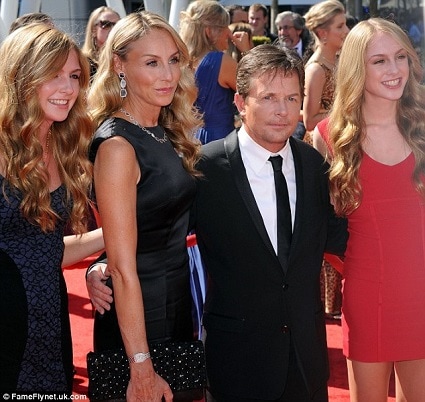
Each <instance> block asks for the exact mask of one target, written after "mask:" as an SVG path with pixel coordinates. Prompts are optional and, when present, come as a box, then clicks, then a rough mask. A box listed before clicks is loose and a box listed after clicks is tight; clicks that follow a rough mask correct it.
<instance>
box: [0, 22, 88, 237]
mask: <svg viewBox="0 0 425 402" xmlns="http://www.w3.org/2000/svg"><path fill="white" fill-rule="evenodd" d="M71 51H75V52H76V54H77V56H78V59H79V63H80V66H81V74H80V77H79V84H80V92H79V95H78V98H77V100H76V102H75V104H74V106H73V107H72V109H71V110H70V112H69V115H68V117H67V119H66V120H65V121H63V122H54V123H53V125H52V126H51V132H52V135H51V139H50V147H51V149H52V152H53V155H54V158H55V161H56V163H57V166H58V171H59V175H60V179H61V181H62V183H63V184H64V185H65V187H66V191H67V195H66V200H65V202H66V203H67V204H68V205H72V209H71V213H70V223H71V227H72V229H73V230H74V232H75V233H82V232H83V231H85V230H86V223H87V212H88V207H89V199H88V194H89V191H90V186H91V182H92V167H91V164H90V162H89V161H88V147H89V144H90V139H91V136H92V133H93V125H92V122H91V119H90V116H89V115H88V112H87V105H86V101H85V94H86V90H87V87H88V82H89V66H88V62H87V59H86V57H85V56H83V55H82V54H81V51H80V50H79V48H78V46H77V44H76V43H75V42H74V41H73V40H72V39H71V38H70V37H69V36H68V35H66V34H65V33H63V32H61V31H59V30H57V29H55V28H52V27H49V26H47V25H45V24H32V25H28V26H25V27H22V28H19V29H17V30H16V31H14V32H13V33H12V34H10V35H9V36H8V37H7V38H6V39H5V40H4V42H3V44H2V46H1V48H0V93H1V96H0V155H1V159H2V165H3V166H2V167H3V171H4V172H5V179H6V180H7V182H8V184H9V185H10V186H11V187H12V188H13V187H14V188H16V189H18V190H19V191H20V192H21V193H22V202H21V205H20V208H21V212H22V215H23V216H24V217H25V218H26V219H27V220H28V221H30V222H32V223H34V224H37V225H39V226H40V227H41V229H42V230H43V231H45V232H48V231H52V230H54V228H55V225H56V223H57V220H58V216H57V214H56V213H55V212H54V210H53V209H52V207H51V197H50V190H49V177H48V172H47V169H46V167H45V166H44V164H43V163H42V158H43V147H42V145H41V143H40V141H39V139H38V133H39V130H40V127H41V126H42V124H43V122H44V119H45V115H44V112H43V109H42V108H41V106H40V102H39V97H38V89H39V88H40V86H41V85H43V84H44V83H46V82H47V81H49V80H51V79H52V78H54V77H55V75H56V74H57V72H58V71H60V70H61V68H62V67H63V66H64V64H65V63H66V61H67V58H68V55H69V53H70V52H71ZM3 194H4V189H3Z"/></svg>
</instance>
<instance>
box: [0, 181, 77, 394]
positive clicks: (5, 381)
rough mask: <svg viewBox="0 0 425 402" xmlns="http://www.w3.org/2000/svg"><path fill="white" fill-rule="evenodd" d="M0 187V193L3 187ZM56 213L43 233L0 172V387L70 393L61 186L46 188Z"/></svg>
mask: <svg viewBox="0 0 425 402" xmlns="http://www.w3.org/2000/svg"><path fill="white" fill-rule="evenodd" d="M3 190H4V192H3ZM50 195H51V204H52V208H53V209H54V210H55V211H56V213H57V214H58V215H59V217H60V218H61V219H60V220H58V223H57V226H56V228H55V230H54V231H53V232H48V233H44V232H42V231H41V229H40V228H39V226H37V225H34V224H32V223H29V222H28V221H27V220H26V219H24V218H23V217H22V215H21V212H20V203H21V200H22V195H21V193H20V192H19V191H18V190H16V189H12V188H11V187H10V186H9V184H8V182H7V181H6V180H5V178H4V177H2V176H0V273H1V276H0V336H1V342H0V391H1V392H2V393H3V392H11V391H15V392H16V391H18V392H21V393H32V392H41V393H46V394H50V393H57V394H63V393H68V394H70V393H71V391H72V377H73V375H72V370H73V367H72V344H71V331H70V324H69V315H68V298H67V292H66V286H65V281H64V278H63V275H62V269H61V262H62V257H63V250H64V243H63V233H64V226H65V224H66V222H67V220H68V217H69V211H70V205H67V203H66V201H65V200H66V198H65V196H66V190H65V187H64V186H63V185H62V186H60V187H59V188H57V189H56V190H55V191H53V192H51V194H50Z"/></svg>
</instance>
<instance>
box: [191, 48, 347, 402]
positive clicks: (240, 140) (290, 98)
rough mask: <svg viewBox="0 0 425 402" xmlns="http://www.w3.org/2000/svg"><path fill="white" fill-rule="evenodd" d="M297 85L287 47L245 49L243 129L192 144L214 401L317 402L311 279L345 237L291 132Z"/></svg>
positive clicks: (324, 364)
mask: <svg viewBox="0 0 425 402" xmlns="http://www.w3.org/2000/svg"><path fill="white" fill-rule="evenodd" d="M303 78H304V72H303V67H302V63H301V62H300V60H299V58H297V57H296V56H294V55H290V54H289V52H285V51H284V50H280V49H278V47H276V46H273V45H260V46H257V47H255V48H254V49H252V50H251V51H250V52H249V53H248V54H247V55H246V56H245V57H244V58H243V59H242V60H241V61H240V62H239V65H238V70H237V93H236V95H235V104H236V106H237V108H238V110H239V112H240V115H241V118H242V122H243V123H242V127H241V129H240V130H239V131H238V132H236V131H234V132H232V133H231V134H229V135H228V136H227V137H226V138H224V139H223V140H219V141H213V142H211V143H210V144H208V145H205V146H204V147H203V158H202V160H201V161H200V163H199V170H200V171H201V172H202V173H203V178H202V179H201V180H200V181H199V185H198V190H197V196H196V201H195V204H194V207H193V221H194V224H195V230H196V236H197V240H198V245H199V249H200V251H201V255H202V258H203V262H204V264H205V268H206V271H207V273H208V288H207V296H206V303H205V308H204V317H203V324H204V327H205V329H206V341H205V348H206V361H207V371H208V377H209V382H210V391H211V394H212V395H213V397H214V398H215V400H217V401H219V402H254V401H257V402H258V401H282V402H297V401H299V402H308V401H314V402H324V401H327V400H328V395H327V380H328V376H329V367H328V357H327V346H326V329H325V316H324V311H323V305H322V302H321V298H320V286H319V275H320V269H321V265H322V259H323V252H324V251H325V250H326V251H328V252H332V253H339V254H342V253H343V252H344V249H345V242H346V238H347V234H346V226H345V221H343V220H339V219H337V218H335V216H334V214H333V208H332V206H331V204H330V202H329V196H328V179H327V175H326V170H327V166H326V165H325V163H324V161H323V159H322V157H321V156H320V155H319V153H318V152H316V150H314V149H313V148H312V147H310V146H309V145H307V144H305V143H303V142H301V141H299V140H296V139H294V138H292V137H291V133H292V132H293V130H294V128H295V126H296V124H297V121H298V115H299V112H300V106H301V103H302V94H303ZM275 155H281V156H282V157H283V167H282V170H283V174H284V176H285V178H286V182H287V188H288V192H289V204H290V212H289V211H287V213H288V214H289V213H291V223H290V225H292V236H290V237H292V238H291V239H290V240H289V241H290V249H289V252H288V253H287V254H285V255H283V256H282V255H279V256H278V250H279V248H278V245H277V243H278V237H279V235H278V234H277V232H278V228H277V222H278V219H279V218H278V217H277V213H276V192H275V182H274V174H273V169H272V165H271V162H270V161H269V157H270V156H275Z"/></svg>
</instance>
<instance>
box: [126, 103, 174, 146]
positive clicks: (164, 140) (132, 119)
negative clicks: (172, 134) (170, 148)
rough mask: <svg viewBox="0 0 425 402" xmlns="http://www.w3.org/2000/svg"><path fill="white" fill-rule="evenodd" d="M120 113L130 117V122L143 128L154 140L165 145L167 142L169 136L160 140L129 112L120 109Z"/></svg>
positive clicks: (165, 135)
mask: <svg viewBox="0 0 425 402" xmlns="http://www.w3.org/2000/svg"><path fill="white" fill-rule="evenodd" d="M120 112H121V113H122V114H123V115H125V116H126V117H128V118H129V119H130V121H131V122H132V123H133V124H134V125H135V126H137V127H139V128H141V129H142V130H143V131H144V132H145V133H147V134H149V135H150V136H151V137H152V138H154V139H155V140H157V141H158V142H160V143H161V144H163V143H164V142H167V134H165V131H164V136H163V137H162V138H158V137H157V136H156V135H155V134H154V133H153V132H152V131H149V130H148V129H147V128H146V127H144V126H142V125H141V124H140V123H139V122H138V121H137V120H136V119H135V118H134V117H133V116H132V115H131V114H130V113H128V112H127V110H125V109H123V108H120Z"/></svg>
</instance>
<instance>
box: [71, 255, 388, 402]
mask: <svg viewBox="0 0 425 402" xmlns="http://www.w3.org/2000/svg"><path fill="white" fill-rule="evenodd" d="M92 260H93V259H88V260H85V261H84V262H82V263H80V264H76V265H73V266H72V267H68V268H66V269H65V272H64V274H65V279H66V283H67V287H68V294H69V309H70V313H71V330H72V339H73V345H74V365H75V369H76V372H77V373H76V375H75V378H74V393H75V394H79V395H87V370H86V354H87V352H89V351H90V350H92V329H93V320H92V308H91V304H90V302H89V299H88V296H87V290H86V286H85V269H86V267H87V266H88V265H89V264H90V261H92ZM326 329H327V336H328V347H329V358H330V367H331V377H330V380H329V400H330V401H332V402H336V401H347V402H348V401H349V393H348V382H347V368H346V365H345V359H344V357H343V355H342V350H341V347H342V340H341V327H340V324H339V321H328V322H327V325H326ZM390 396H391V397H390V398H388V401H389V402H395V398H394V382H393V381H392V384H391V389H390Z"/></svg>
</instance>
